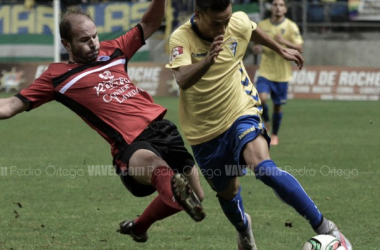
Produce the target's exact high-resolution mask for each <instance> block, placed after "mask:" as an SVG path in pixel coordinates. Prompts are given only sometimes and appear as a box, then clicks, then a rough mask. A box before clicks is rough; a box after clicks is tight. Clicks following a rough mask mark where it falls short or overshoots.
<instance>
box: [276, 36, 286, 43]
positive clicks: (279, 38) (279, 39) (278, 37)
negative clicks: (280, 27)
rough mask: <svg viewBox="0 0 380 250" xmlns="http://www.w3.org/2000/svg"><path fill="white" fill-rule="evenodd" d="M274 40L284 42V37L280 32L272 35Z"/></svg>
mask: <svg viewBox="0 0 380 250" xmlns="http://www.w3.org/2000/svg"><path fill="white" fill-rule="evenodd" d="M274 40H275V41H276V42H278V43H280V44H284V40H285V38H284V37H283V36H282V35H281V34H277V35H275V36H274Z"/></svg>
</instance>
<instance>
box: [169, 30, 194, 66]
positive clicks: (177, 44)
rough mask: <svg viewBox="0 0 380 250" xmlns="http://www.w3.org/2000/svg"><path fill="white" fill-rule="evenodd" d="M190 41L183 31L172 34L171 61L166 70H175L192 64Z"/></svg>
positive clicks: (170, 45) (170, 44)
mask: <svg viewBox="0 0 380 250" xmlns="http://www.w3.org/2000/svg"><path fill="white" fill-rule="evenodd" d="M189 40H190V39H186V35H185V34H184V33H182V32H181V31H178V30H177V31H175V32H174V33H173V34H172V36H171V37H170V41H169V49H170V60H169V63H168V64H166V68H170V69H173V68H178V67H181V66H186V65H190V64H191V63H192V61H191V48H190V45H189V42H188V41H189Z"/></svg>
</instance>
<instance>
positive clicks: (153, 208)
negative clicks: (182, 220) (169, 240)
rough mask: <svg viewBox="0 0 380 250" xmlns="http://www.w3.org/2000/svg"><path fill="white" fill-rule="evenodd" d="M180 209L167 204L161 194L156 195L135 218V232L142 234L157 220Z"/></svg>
mask: <svg viewBox="0 0 380 250" xmlns="http://www.w3.org/2000/svg"><path fill="white" fill-rule="evenodd" d="M179 211H181V210H178V209H176V208H173V207H170V206H168V205H167V204H166V203H165V202H164V201H163V200H162V199H161V196H160V195H159V196H157V197H156V198H155V199H154V200H153V201H152V202H151V203H150V204H149V205H148V207H147V208H146V209H145V210H144V212H143V214H142V215H141V216H140V217H138V218H137V219H136V220H135V228H134V231H133V232H134V233H135V234H144V233H145V232H146V231H148V229H149V227H150V226H151V225H152V224H153V223H155V222H156V221H158V220H162V219H165V218H166V217H169V216H170V215H173V214H175V213H177V212H179Z"/></svg>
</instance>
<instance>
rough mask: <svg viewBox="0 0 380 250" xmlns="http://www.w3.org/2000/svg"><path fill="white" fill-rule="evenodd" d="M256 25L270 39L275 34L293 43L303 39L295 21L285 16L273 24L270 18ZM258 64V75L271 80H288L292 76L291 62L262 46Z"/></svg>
mask: <svg viewBox="0 0 380 250" xmlns="http://www.w3.org/2000/svg"><path fill="white" fill-rule="evenodd" d="M258 26H259V27H260V28H261V29H263V30H264V31H265V33H266V34H268V36H269V37H270V38H272V39H274V37H275V36H276V35H277V34H281V35H282V37H283V38H285V39H286V40H288V41H289V42H291V43H293V44H303V39H302V36H301V33H300V31H299V28H298V26H297V24H296V23H294V22H293V21H291V20H289V19H288V18H285V19H284V20H283V21H282V22H281V23H279V24H273V23H272V22H271V20H270V18H267V19H264V20H263V21H261V22H259V24H258ZM263 50H264V51H263V53H262V56H261V62H260V66H259V76H262V77H264V78H266V79H268V80H270V81H273V82H289V81H290V79H291V78H292V68H291V62H289V61H287V60H285V59H284V58H282V57H281V56H280V55H279V54H277V53H276V52H275V51H273V50H271V49H269V48H267V47H265V46H263Z"/></svg>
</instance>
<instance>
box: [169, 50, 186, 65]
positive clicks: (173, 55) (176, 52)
mask: <svg viewBox="0 0 380 250" xmlns="http://www.w3.org/2000/svg"><path fill="white" fill-rule="evenodd" d="M181 55H183V47H182V46H178V47H175V48H173V50H172V53H171V56H170V62H173V61H174V60H175V59H176V58H177V57H179V56H181Z"/></svg>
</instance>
